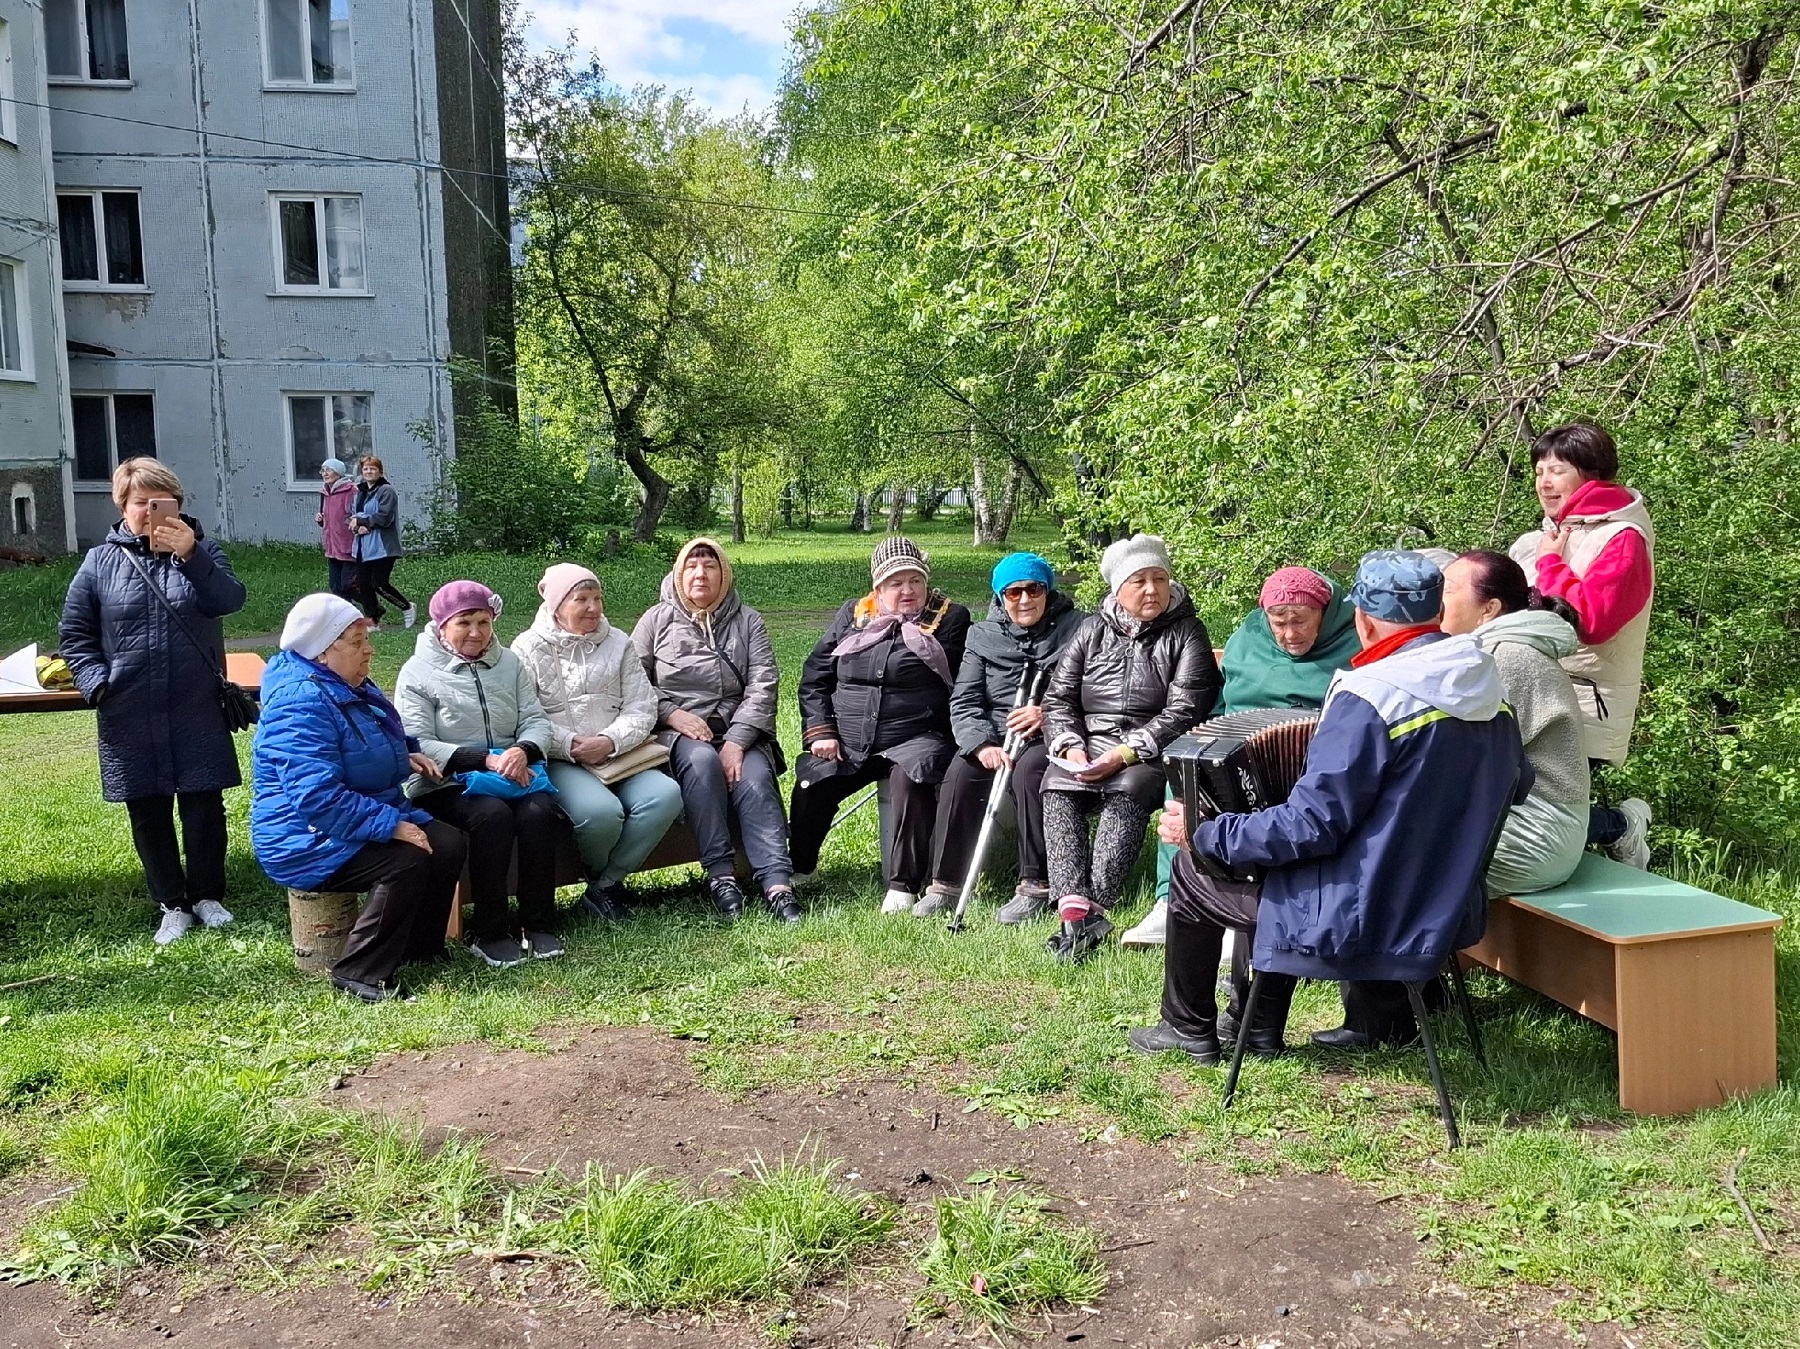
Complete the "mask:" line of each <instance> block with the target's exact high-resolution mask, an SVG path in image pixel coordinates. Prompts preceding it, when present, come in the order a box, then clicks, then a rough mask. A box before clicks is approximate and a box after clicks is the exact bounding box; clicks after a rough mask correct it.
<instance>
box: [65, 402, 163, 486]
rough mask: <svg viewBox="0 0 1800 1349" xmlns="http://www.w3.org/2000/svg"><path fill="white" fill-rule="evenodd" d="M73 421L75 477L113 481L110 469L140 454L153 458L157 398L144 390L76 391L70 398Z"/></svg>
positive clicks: (84, 480) (83, 480)
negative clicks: (142, 391)
mask: <svg viewBox="0 0 1800 1349" xmlns="http://www.w3.org/2000/svg"><path fill="white" fill-rule="evenodd" d="M69 410H70V412H71V414H72V419H73V421H74V423H75V476H76V477H77V478H78V479H80V480H81V481H82V482H106V483H110V482H111V481H112V475H113V470H114V469H115V468H117V467H118V466H119V465H120V464H121V463H123V462H124V461H125V460H127V459H135V458H136V457H137V456H138V455H140V454H146V455H149V456H150V457H151V458H152V459H154V458H155V457H156V400H155V399H154V398H152V397H151V396H150V395H149V394H147V393H78V394H73V395H71V396H70V398H69Z"/></svg>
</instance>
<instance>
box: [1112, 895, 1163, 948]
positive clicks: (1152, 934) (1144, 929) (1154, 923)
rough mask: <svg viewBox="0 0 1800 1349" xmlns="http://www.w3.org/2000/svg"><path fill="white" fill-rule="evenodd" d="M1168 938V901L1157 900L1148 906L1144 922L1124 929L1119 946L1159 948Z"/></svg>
mask: <svg viewBox="0 0 1800 1349" xmlns="http://www.w3.org/2000/svg"><path fill="white" fill-rule="evenodd" d="M1168 937H1169V901H1168V900H1166V899H1159V900H1157V901H1156V903H1155V904H1153V905H1151V906H1150V912H1149V913H1147V914H1145V915H1144V921H1143V922H1141V923H1139V924H1138V925H1137V926H1136V927H1134V928H1128V929H1126V932H1125V935H1124V936H1122V937H1120V938H1119V945H1120V946H1161V945H1162V944H1163V943H1164V942H1166V941H1167V940H1168Z"/></svg>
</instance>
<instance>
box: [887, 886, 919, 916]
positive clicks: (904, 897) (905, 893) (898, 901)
mask: <svg viewBox="0 0 1800 1349" xmlns="http://www.w3.org/2000/svg"><path fill="white" fill-rule="evenodd" d="M918 902H919V897H918V896H917V895H915V894H913V893H912V892H911V891H910V890H889V891H888V892H887V897H886V898H884V899H883V900H882V901H881V911H882V912H883V913H911V912H912V909H913V905H915V904H917V903H918Z"/></svg>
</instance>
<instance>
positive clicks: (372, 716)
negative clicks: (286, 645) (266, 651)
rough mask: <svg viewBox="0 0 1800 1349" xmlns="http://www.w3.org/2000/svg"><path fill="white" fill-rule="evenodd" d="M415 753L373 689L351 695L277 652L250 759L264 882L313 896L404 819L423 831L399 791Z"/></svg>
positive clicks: (253, 819) (338, 682) (422, 818)
mask: <svg viewBox="0 0 1800 1349" xmlns="http://www.w3.org/2000/svg"><path fill="white" fill-rule="evenodd" d="M418 748H419V742H418V741H416V740H410V739H408V738H407V736H406V735H405V733H404V732H403V731H402V730H401V728H400V714H399V713H398V712H396V711H395V710H394V705H393V704H392V703H390V702H389V701H388V700H387V699H386V698H384V697H383V696H382V693H381V690H380V689H378V688H376V687H375V684H374V683H373V681H371V680H364V681H363V684H362V687H361V688H355V689H353V688H351V687H350V686H349V685H348V684H346V683H345V682H344V681H343V680H342V679H339V678H338V677H337V676H336V675H335V674H333V673H332V672H331V671H330V670H328V669H326V668H325V667H324V666H323V665H319V664H316V663H314V662H313V661H310V660H306V659H304V658H303V657H300V656H296V655H295V654H294V653H293V652H291V651H283V652H281V653H279V654H278V655H277V656H276V657H275V659H274V660H272V661H270V662H269V668H268V669H267V671H265V672H264V674H263V711H262V719H261V720H260V721H258V722H257V723H256V741H255V744H254V746H253V747H252V750H251V756H250V783H251V797H250V846H251V847H252V848H254V849H255V850H256V860H257V861H258V862H260V863H261V864H262V869H263V870H264V871H266V872H268V873H269V879H270V880H272V881H274V882H275V883H276V884H277V885H287V886H292V887H293V888H294V889H296V890H313V889H317V888H318V887H319V886H320V885H322V884H324V882H325V881H326V879H327V878H328V877H330V875H331V874H332V872H334V871H336V870H337V869H338V868H339V867H341V866H343V864H344V863H345V862H347V861H349V860H350V858H352V857H354V856H355V855H356V853H357V851H358V850H359V849H361V847H362V846H363V844H365V843H382V842H385V841H386V840H388V839H390V838H392V837H393V836H394V826H395V825H397V824H399V823H400V822H401V821H402V820H410V821H411V822H412V823H413V824H417V825H424V824H428V823H429V822H430V820H431V817H430V816H429V815H427V814H426V813H425V812H424V811H422V810H420V809H419V808H418V807H416V806H413V805H411V804H409V803H408V802H407V800H406V798H405V796H404V795H402V794H401V791H400V784H401V783H403V782H405V781H406V779H407V778H408V777H410V776H411V775H412V768H411V766H410V765H409V764H408V763H407V757H406V756H407V755H408V754H409V753H411V752H414V751H416V750H417V749H418Z"/></svg>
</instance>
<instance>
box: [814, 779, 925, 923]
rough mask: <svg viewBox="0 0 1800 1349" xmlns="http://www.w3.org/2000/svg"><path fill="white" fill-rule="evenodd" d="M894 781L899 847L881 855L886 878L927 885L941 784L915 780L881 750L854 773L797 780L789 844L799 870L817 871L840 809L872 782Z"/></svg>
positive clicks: (894, 883) (894, 884)
mask: <svg viewBox="0 0 1800 1349" xmlns="http://www.w3.org/2000/svg"><path fill="white" fill-rule="evenodd" d="M882 778H886V779H887V783H888V803H887V804H888V811H889V812H890V814H891V815H892V817H893V833H894V843H893V847H892V848H890V849H889V850H888V852H887V853H886V854H884V855H883V857H882V859H881V878H882V880H883V881H884V882H885V883H886V885H887V888H888V889H890V890H905V891H907V892H908V893H910V894H915V895H916V894H918V893H919V892H920V891H921V890H923V889H924V888H925V882H926V879H927V876H926V873H927V872H928V871H929V870H930V867H931V830H932V826H933V824H935V823H936V820H937V797H938V785H937V783H935V782H914V781H913V780H912V779H911V778H909V777H907V775H906V770H905V769H903V768H901V767H899V766H898V765H897V764H893V763H890V762H888V760H886V759H884V758H882V757H881V756H880V755H879V754H877V755H873V756H871V757H870V758H868V759H866V760H864V761H863V764H862V766H861V767H859V768H858V769H857V770H856V771H855V772H853V773H839V774H837V775H836V776H835V777H829V778H825V779H823V780H822V781H819V782H815V783H814V784H813V785H812V786H810V787H802V786H801V785H800V783H799V781H798V780H797V779H796V781H795V783H794V797H793V801H792V804H791V805H790V807H789V810H788V819H789V827H788V847H789V851H790V853H791V854H792V856H793V862H794V870H795V871H802V872H804V871H816V870H817V869H818V866H819V850H820V849H821V848H823V847H824V846H825V835H826V834H828V833H830V832H831V820H832V817H833V816H834V815H836V814H837V808H838V807H839V806H840V805H842V804H843V803H844V802H845V801H847V800H848V799H849V798H850V797H851V796H853V795H855V794H856V792H857V791H858V790H859V789H860V788H863V787H866V786H868V785H869V784H870V783H871V782H879V781H880V780H881V779H882Z"/></svg>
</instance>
